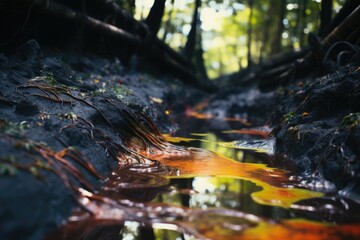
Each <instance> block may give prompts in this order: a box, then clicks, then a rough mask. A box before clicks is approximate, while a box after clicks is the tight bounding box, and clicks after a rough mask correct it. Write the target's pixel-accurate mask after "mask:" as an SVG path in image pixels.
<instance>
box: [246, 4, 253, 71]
mask: <svg viewBox="0 0 360 240" xmlns="http://www.w3.org/2000/svg"><path fill="white" fill-rule="evenodd" d="M248 4H249V9H250V14H249V20H248V24H249V25H248V33H247V35H248V41H247V50H248V52H247V66H248V68H251V65H252V59H251V42H252V31H253V26H252V22H251V21H252V16H253V5H254V1H253V0H248Z"/></svg>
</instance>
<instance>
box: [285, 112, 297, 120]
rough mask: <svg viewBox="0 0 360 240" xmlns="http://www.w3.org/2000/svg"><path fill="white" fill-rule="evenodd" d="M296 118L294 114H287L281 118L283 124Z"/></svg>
mask: <svg viewBox="0 0 360 240" xmlns="http://www.w3.org/2000/svg"><path fill="white" fill-rule="evenodd" d="M295 117H296V113H295V112H289V113H286V114H285V115H284V116H283V121H284V122H290V121H291V120H292V119H294V118H295Z"/></svg>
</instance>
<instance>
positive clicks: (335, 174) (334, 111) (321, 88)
mask: <svg viewBox="0 0 360 240" xmlns="http://www.w3.org/2000/svg"><path fill="white" fill-rule="evenodd" d="M359 79H360V72H359V71H358V69H357V68H356V67H354V66H347V67H343V68H341V69H339V70H337V71H334V72H332V73H330V74H326V75H324V76H322V77H318V78H315V79H314V78H307V79H300V80H298V83H297V84H294V85H292V86H290V88H289V90H288V91H287V95H288V96H287V97H286V99H285V100H283V104H282V106H281V108H280V109H279V110H278V112H277V115H276V116H277V122H278V123H279V126H278V127H277V128H276V131H275V136H276V139H277V148H276V150H277V153H278V154H280V155H283V156H284V157H285V158H287V159H288V160H289V161H291V162H293V163H295V165H296V167H297V170H298V171H299V172H301V173H303V174H304V176H305V179H304V183H305V184H307V185H310V186H313V187H314V188H315V189H324V190H325V191H326V190H329V191H331V190H335V191H340V194H341V195H350V196H351V195H352V194H355V196H354V197H355V198H357V194H359V191H360V189H359V167H360V161H359V154H360V152H359V142H360V138H359V137H360V128H359V123H360V114H359V111H360V91H359V90H360V82H359ZM332 184H334V185H332Z"/></svg>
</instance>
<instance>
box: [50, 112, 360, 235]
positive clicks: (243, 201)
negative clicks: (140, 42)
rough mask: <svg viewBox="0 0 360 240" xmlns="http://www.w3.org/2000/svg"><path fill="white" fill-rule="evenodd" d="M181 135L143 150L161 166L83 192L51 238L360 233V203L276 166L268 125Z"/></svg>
mask: <svg viewBox="0 0 360 240" xmlns="http://www.w3.org/2000/svg"><path fill="white" fill-rule="evenodd" d="M200 122H202V123H203V124H206V120H204V119H200ZM191 128H193V129H194V127H193V126H192V127H191ZM187 131H188V129H187ZM179 132H180V133H181V134H182V135H179V134H178V133H175V134H164V135H163V136H164V138H165V139H166V140H167V142H168V143H169V145H168V147H167V150H165V151H164V150H162V151H160V152H156V151H154V152H153V153H149V152H147V153H144V152H143V153H142V154H143V155H145V156H147V158H148V159H153V160H155V161H156V164H154V163H150V164H147V163H146V164H130V165H127V166H125V167H124V166H123V167H119V168H118V170H115V171H114V172H113V173H112V176H110V177H108V178H107V179H105V181H104V182H103V186H102V188H101V190H100V191H99V192H98V193H97V194H98V196H95V197H94V195H93V194H92V193H89V192H86V191H85V190H84V193H83V195H82V199H81V200H80V201H81V202H82V206H83V209H77V210H76V211H75V212H74V213H73V214H72V216H71V217H70V218H69V219H68V221H67V223H66V224H65V225H64V226H63V227H62V228H61V229H59V230H58V231H56V232H55V233H53V234H51V235H50V236H49V237H48V239H129V240H130V239H169V240H170V239H179V240H180V239H273V238H278V239H358V238H359V237H360V223H359V219H358V218H357V217H356V216H353V215H352V214H353V213H354V211H356V212H358V211H359V208H358V204H356V203H355V202H353V201H352V200H349V199H338V198H337V197H336V194H334V193H331V192H326V191H325V192H316V191H311V190H310V189H309V186H307V188H308V189H306V186H304V184H302V183H301V178H299V177H297V176H294V175H291V174H290V172H288V171H286V170H281V169H278V168H274V167H273V166H274V165H276V162H278V160H279V159H277V157H275V156H274V141H275V140H274V139H273V138H272V137H271V136H270V129H268V128H267V127H263V128H257V129H249V128H247V129H239V130H232V131H223V132H205V133H199V132H192V133H187V134H186V133H185V134H184V131H179ZM229 135H231V137H230V138H229V137H228V136H229ZM234 137H235V138H236V139H237V140H235V141H226V140H223V139H231V138H234ZM137 151H138V152H139V151H140V152H141V149H137ZM100 199H101V200H100ZM89 212H92V213H94V214H89Z"/></svg>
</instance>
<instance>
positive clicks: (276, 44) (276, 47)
mask: <svg viewBox="0 0 360 240" xmlns="http://www.w3.org/2000/svg"><path fill="white" fill-rule="evenodd" d="M285 8H286V0H281V2H280V5H279V19H278V23H277V29H276V34H275V38H274V39H273V42H272V44H271V46H272V51H271V54H276V53H279V52H280V51H281V45H282V44H281V41H282V33H283V31H284V23H283V20H284V17H285Z"/></svg>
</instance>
